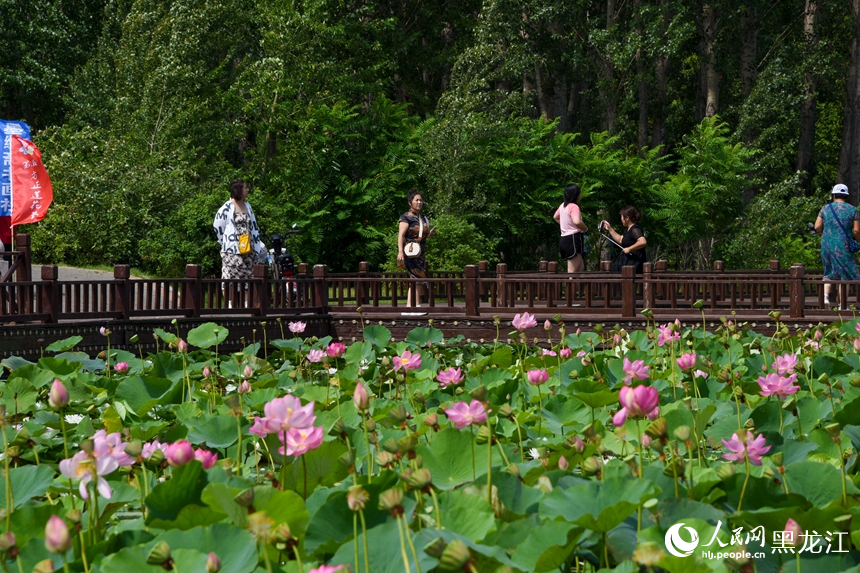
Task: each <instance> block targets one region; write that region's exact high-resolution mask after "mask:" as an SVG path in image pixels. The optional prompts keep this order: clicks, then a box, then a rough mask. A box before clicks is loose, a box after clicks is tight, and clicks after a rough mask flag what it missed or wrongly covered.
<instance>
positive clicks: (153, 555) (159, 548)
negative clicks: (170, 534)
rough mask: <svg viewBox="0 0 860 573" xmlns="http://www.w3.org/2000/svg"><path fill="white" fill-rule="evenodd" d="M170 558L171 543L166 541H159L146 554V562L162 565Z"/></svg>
mask: <svg viewBox="0 0 860 573" xmlns="http://www.w3.org/2000/svg"><path fill="white" fill-rule="evenodd" d="M168 559H170V545H168V544H167V542H166V541H159V542H158V543H156V544H155V546H154V547H153V548H152V549H151V550H150V552H149V555H147V556H146V562H147V563H149V564H150V565H162V564H164V563H166V562H167V560H168Z"/></svg>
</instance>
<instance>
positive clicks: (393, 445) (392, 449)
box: [382, 438, 400, 454]
mask: <svg viewBox="0 0 860 573" xmlns="http://www.w3.org/2000/svg"><path fill="white" fill-rule="evenodd" d="M382 449H383V450H385V451H386V452H388V453H390V454H396V453H397V452H398V451H399V449H400V448H398V447H397V439H395V438H388V439H387V440H385V441H384V442H383V443H382Z"/></svg>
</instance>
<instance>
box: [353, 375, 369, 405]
mask: <svg viewBox="0 0 860 573" xmlns="http://www.w3.org/2000/svg"><path fill="white" fill-rule="evenodd" d="M352 403H353V404H355V409H356V410H358V411H359V412H364V411H365V410H367V407H368V406H369V405H370V397H369V396H368V395H367V386H365V385H364V382H361V381H359V382H358V383H357V384H356V385H355V392H353V394H352Z"/></svg>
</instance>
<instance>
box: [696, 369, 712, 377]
mask: <svg viewBox="0 0 860 573" xmlns="http://www.w3.org/2000/svg"><path fill="white" fill-rule="evenodd" d="M707 377H708V373H707V372H705V371H704V370H694V371H693V378H707Z"/></svg>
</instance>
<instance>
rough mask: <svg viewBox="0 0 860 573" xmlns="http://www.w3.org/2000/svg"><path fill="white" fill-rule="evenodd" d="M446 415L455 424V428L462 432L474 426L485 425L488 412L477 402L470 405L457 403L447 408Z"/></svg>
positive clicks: (474, 401)
mask: <svg viewBox="0 0 860 573" xmlns="http://www.w3.org/2000/svg"><path fill="white" fill-rule="evenodd" d="M445 415H446V416H448V419H450V420H451V421H452V422H454V426H455V427H456V428H457V429H458V430H462V429H463V428H465V427H467V426H471V425H472V424H483V423H484V422H486V421H487V410H486V409H485V408H484V405H483V404H481V403H480V402H478V401H477V400H472V402H471V403H469V404H467V403H465V402H457V403H456V404H454V405H453V406H451V407H450V408H445Z"/></svg>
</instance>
